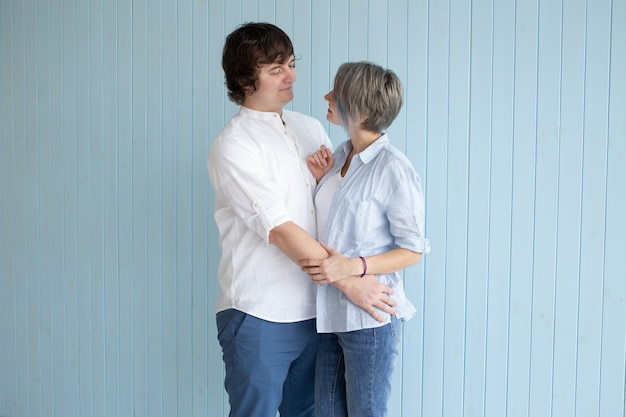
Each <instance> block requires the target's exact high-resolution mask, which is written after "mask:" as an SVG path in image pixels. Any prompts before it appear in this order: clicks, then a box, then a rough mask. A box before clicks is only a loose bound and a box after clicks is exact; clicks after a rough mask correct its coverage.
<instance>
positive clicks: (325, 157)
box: [306, 145, 334, 182]
mask: <svg viewBox="0 0 626 417" xmlns="http://www.w3.org/2000/svg"><path fill="white" fill-rule="evenodd" d="M306 164H307V166H308V167H309V169H310V170H311V173H312V174H313V176H314V177H315V179H316V180H317V182H319V181H320V180H321V179H322V177H323V176H324V174H326V173H327V172H328V171H330V169H331V168H332V167H333V164H334V158H333V153H332V152H331V151H330V150H329V149H328V148H327V147H326V146H324V145H322V146H321V147H320V148H319V150H317V151H316V152H315V153H312V154H311V155H309V156H308V157H307V158H306Z"/></svg>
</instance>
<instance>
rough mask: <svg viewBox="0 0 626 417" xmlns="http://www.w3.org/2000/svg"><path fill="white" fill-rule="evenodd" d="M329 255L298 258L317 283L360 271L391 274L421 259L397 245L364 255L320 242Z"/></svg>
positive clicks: (336, 279) (339, 278)
mask: <svg viewBox="0 0 626 417" xmlns="http://www.w3.org/2000/svg"><path fill="white" fill-rule="evenodd" d="M322 246H323V247H324V249H326V251H327V252H328V254H329V256H327V257H325V258H318V259H303V260H301V261H300V262H299V265H300V267H302V270H303V271H304V272H306V273H307V274H309V276H310V277H311V279H312V280H313V281H314V282H315V283H316V284H328V283H334V282H337V281H340V280H342V279H344V278H346V277H349V276H353V275H358V276H360V275H362V274H373V275H379V274H390V273H392V272H396V271H399V270H401V269H404V268H406V267H409V266H411V265H415V264H417V263H419V262H420V261H421V260H422V254H421V253H418V252H413V251H411V250H408V249H403V248H396V249H392V250H390V251H388V252H385V253H381V254H379V255H373V256H365V257H363V258H360V257H359V258H348V257H346V256H344V255H342V254H341V253H340V252H337V251H336V250H334V249H332V248H330V247H328V246H326V245H324V244H322Z"/></svg>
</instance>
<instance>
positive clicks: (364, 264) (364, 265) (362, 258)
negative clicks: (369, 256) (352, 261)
mask: <svg viewBox="0 0 626 417" xmlns="http://www.w3.org/2000/svg"><path fill="white" fill-rule="evenodd" d="M359 258H361V262H363V273H362V274H361V278H363V277H364V276H365V274H367V262H365V258H364V257H362V256H359Z"/></svg>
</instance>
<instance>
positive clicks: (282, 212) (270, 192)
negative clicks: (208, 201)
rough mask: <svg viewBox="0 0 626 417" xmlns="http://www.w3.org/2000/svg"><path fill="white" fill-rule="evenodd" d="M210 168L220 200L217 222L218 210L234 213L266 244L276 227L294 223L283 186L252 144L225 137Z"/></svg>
mask: <svg viewBox="0 0 626 417" xmlns="http://www.w3.org/2000/svg"><path fill="white" fill-rule="evenodd" d="M244 143H245V145H246V146H244ZM208 168H209V177H210V178H211V182H212V184H213V188H214V190H215V194H216V200H218V201H217V204H216V220H218V219H219V215H220V213H219V210H227V211H232V212H233V213H234V214H235V215H236V216H238V217H240V218H241V219H242V220H243V221H244V223H245V224H246V226H247V227H249V228H250V229H251V230H254V231H255V232H256V233H257V234H258V235H259V236H260V237H261V238H262V239H263V240H264V241H265V242H266V243H269V232H270V231H271V230H272V229H273V228H275V227H276V226H278V225H280V224H282V223H285V222H286V221H289V220H291V219H290V216H289V211H288V209H287V207H286V206H285V203H284V199H283V198H282V197H281V193H280V190H282V188H284V187H283V185H282V184H281V183H279V182H277V181H275V180H274V179H272V178H271V177H269V176H268V174H267V169H266V168H265V165H264V161H263V156H262V152H261V150H260V149H258V148H251V147H250V142H243V141H238V140H237V138H233V137H229V138H222V140H220V141H218V142H216V143H214V144H213V146H212V150H211V152H210V154H209V161H208ZM220 202H223V205H221V206H220V204H219V203H220ZM226 202H227V203H226Z"/></svg>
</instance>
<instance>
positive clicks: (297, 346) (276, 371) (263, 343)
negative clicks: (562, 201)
mask: <svg viewBox="0 0 626 417" xmlns="http://www.w3.org/2000/svg"><path fill="white" fill-rule="evenodd" d="M216 320H217V330H218V334H217V338H218V340H219V342H220V345H221V346H222V354H223V359H224V364H225V367H226V378H225V381H224V386H225V387H226V391H227V392H228V398H229V402H230V417H275V416H276V412H277V411H280V415H281V417H313V416H314V406H315V390H314V385H315V357H316V354H317V347H318V344H319V335H318V334H317V332H316V329H315V319H312V320H306V321H300V322H296V323H273V322H269V321H265V320H261V319H259V318H256V317H254V316H250V315H248V314H245V313H242V312H241V311H238V310H233V309H230V310H225V311H221V312H219V313H217V316H216Z"/></svg>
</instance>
